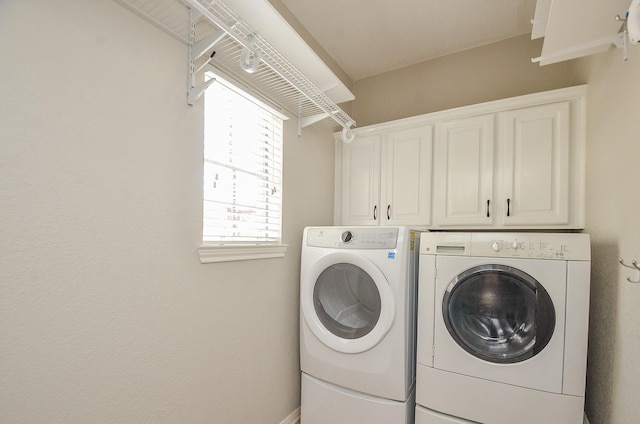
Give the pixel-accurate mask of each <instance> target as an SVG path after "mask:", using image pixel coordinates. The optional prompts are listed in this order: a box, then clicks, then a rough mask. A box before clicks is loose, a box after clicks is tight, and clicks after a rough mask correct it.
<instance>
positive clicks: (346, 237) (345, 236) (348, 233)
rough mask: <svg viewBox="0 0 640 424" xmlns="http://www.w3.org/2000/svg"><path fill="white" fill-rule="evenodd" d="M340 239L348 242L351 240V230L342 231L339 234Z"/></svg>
mask: <svg viewBox="0 0 640 424" xmlns="http://www.w3.org/2000/svg"><path fill="white" fill-rule="evenodd" d="M340 239H341V240H342V241H343V242H344V243H349V242H350V241H351V240H353V233H352V232H351V231H345V232H344V233H342V235H341V236H340Z"/></svg>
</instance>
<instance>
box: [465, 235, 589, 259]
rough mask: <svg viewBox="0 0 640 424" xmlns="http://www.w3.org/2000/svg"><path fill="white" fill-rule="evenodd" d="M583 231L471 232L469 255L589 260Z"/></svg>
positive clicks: (586, 237) (587, 246)
mask: <svg viewBox="0 0 640 424" xmlns="http://www.w3.org/2000/svg"><path fill="white" fill-rule="evenodd" d="M589 243H590V242H589V236H588V235H587V234H562V233H471V249H470V251H471V256H497V257H507V258H508V257H513V258H532V259H559V260H570V259H572V260H580V259H583V260H585V259H590V257H591V255H590V250H591V249H590V244H589Z"/></svg>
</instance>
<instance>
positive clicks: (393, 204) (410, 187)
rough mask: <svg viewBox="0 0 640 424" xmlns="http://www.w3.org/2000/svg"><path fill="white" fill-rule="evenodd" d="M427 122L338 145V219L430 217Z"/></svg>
mask: <svg viewBox="0 0 640 424" xmlns="http://www.w3.org/2000/svg"><path fill="white" fill-rule="evenodd" d="M431 152H432V129H431V126H420V127H416V128H407V129H401V130H397V131H388V132H382V133H378V134H372V135H365V136H357V137H356V139H355V140H354V141H353V142H351V143H349V144H344V145H343V148H342V184H341V189H342V190H341V191H342V214H341V215H342V223H343V224H349V225H411V224H416V223H422V224H421V225H428V224H429V223H430V222H431V204H430V198H431V154H432V153H431Z"/></svg>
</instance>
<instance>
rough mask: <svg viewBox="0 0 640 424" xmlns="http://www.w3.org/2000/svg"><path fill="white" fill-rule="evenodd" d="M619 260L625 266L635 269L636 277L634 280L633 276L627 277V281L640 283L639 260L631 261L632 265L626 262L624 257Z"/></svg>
mask: <svg viewBox="0 0 640 424" xmlns="http://www.w3.org/2000/svg"><path fill="white" fill-rule="evenodd" d="M618 261H619V262H620V265H622V266H623V267H625V268H629V269H632V270H633V271H634V275H635V279H634V280H632V279H631V277H627V281H628V282H630V283H640V265H638V261H636V260H633V261H631V265H627V264H625V263H624V260H623V259H622V258H620V259H619V260H618Z"/></svg>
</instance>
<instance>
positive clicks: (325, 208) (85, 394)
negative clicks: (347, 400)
mask: <svg viewBox="0 0 640 424" xmlns="http://www.w3.org/2000/svg"><path fill="white" fill-rule="evenodd" d="M0 52H2V56H1V57H0V75H1V76H2V79H1V80H0V99H2V101H1V102H0V323H1V324H0V334H1V336H0V358H1V359H0V382H1V383H0V399H2V401H0V417H2V418H0V421H2V422H6V423H65V424H68V423H83V424H84V423H89V422H98V423H142V422H148V423H203V424H204V423H207V424H210V423H225V424H234V423H236V424H246V423H266V424H277V423H279V422H281V421H282V420H283V419H284V418H285V417H286V416H288V415H289V414H290V413H291V412H293V411H294V410H295V409H296V408H297V407H298V406H299V404H300V399H299V381H300V376H299V359H298V343H299V341H298V290H299V289H298V287H299V286H298V276H299V266H300V249H301V237H302V229H303V226H304V225H326V224H330V223H331V220H332V214H333V200H332V199H333V184H332V181H333V162H334V142H333V138H332V135H331V134H330V132H329V131H320V130H317V129H315V128H305V130H304V131H303V137H302V138H298V137H297V136H296V130H297V128H296V122H295V120H291V121H288V123H287V125H286V129H285V148H284V155H285V158H284V159H285V168H284V218H285V227H284V241H285V242H286V243H289V244H290V248H289V250H288V251H287V254H286V257H285V258H283V259H272V260H257V261H246V262H236V263H223V264H207V265H202V264H200V262H199V260H198V255H197V252H196V248H197V246H198V244H199V240H200V234H201V219H202V218H201V216H202V215H201V207H202V205H201V202H202V200H201V192H202V116H201V115H202V103H201V102H198V104H197V105H196V106H194V107H190V106H187V104H186V93H185V91H186V90H185V86H186V80H187V76H186V69H187V62H186V58H187V49H186V46H184V45H182V44H180V43H179V42H177V41H176V40H175V39H173V38H171V37H170V36H168V35H166V34H165V33H164V32H161V31H160V30H158V29H157V28H156V27H154V26H152V25H150V24H148V23H147V22H145V21H143V20H142V19H140V18H139V17H138V16H136V15H135V14H133V13H131V12H130V11H128V10H127V9H125V8H123V7H122V6H121V5H119V4H118V3H117V2H114V1H113V0H94V1H91V2H87V1H81V0H38V1H0ZM309 158H312V160H308V159H309Z"/></svg>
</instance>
